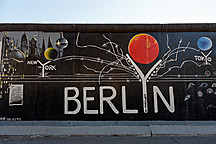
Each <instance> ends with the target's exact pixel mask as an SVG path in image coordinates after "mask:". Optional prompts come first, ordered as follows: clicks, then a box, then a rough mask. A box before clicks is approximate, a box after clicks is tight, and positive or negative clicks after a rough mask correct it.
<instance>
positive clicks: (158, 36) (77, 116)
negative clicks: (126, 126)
mask: <svg viewBox="0 0 216 144" xmlns="http://www.w3.org/2000/svg"><path fill="white" fill-rule="evenodd" d="M0 35H1V36H0V49H1V51H0V55H1V57H0V61H1V79H0V80H1V82H0V109H1V111H0V118H1V119H0V120H16V121H20V120H23V121H25V120H33V121H34V120H87V121H88V120H96V121H97V120H100V121H101V120H137V121H139V120H215V118H216V115H215V113H216V102H215V100H216V82H215V77H216V69H215V64H216V61H215V57H216V47H215V44H214V43H215V40H216V33H215V32H146V33H143V32H142V33H141V32H140V33H137V32H136V33H132V32H127V33H120V32H119V33H116V32H115V33H114V32H105V33H97V32H95V33H94V32H88V33H87V32H86V33H85V32H67V31H65V32H61V31H60V32H43V31H2V32H1V33H0Z"/></svg>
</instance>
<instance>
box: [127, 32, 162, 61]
mask: <svg viewBox="0 0 216 144" xmlns="http://www.w3.org/2000/svg"><path fill="white" fill-rule="evenodd" d="M128 49H129V54H130V55H131V57H132V58H133V59H134V60H135V61H136V62H138V63H141V64H149V63H151V62H153V61H154V60H155V59H156V58H157V56H158V54H159V45H158V42H157V40H156V39H155V38H154V37H152V36H151V35H148V34H137V35H135V36H134V37H133V38H132V39H131V40H130V42H129V46H128Z"/></svg>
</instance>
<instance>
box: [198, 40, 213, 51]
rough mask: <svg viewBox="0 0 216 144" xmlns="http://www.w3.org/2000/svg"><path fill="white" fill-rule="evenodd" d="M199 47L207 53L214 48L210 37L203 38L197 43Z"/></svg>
mask: <svg viewBox="0 0 216 144" xmlns="http://www.w3.org/2000/svg"><path fill="white" fill-rule="evenodd" d="M197 46H198V47H199V49H201V50H203V51H207V50H209V49H210V48H211V47H212V41H211V39H210V38H208V37H201V38H199V39H198V41H197Z"/></svg>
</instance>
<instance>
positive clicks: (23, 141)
mask: <svg viewBox="0 0 216 144" xmlns="http://www.w3.org/2000/svg"><path fill="white" fill-rule="evenodd" d="M215 141H216V137H211V136H206V137H128V136H127V137H95V136H94V137H0V143H6V144H14V143H16V144H29V143H31V144H42V143H46V144H62V143H63V144H71V143H73V144H116V143H117V144H193V143H194V144H213V143H215Z"/></svg>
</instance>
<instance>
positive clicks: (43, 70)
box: [37, 60, 51, 78]
mask: <svg viewBox="0 0 216 144" xmlns="http://www.w3.org/2000/svg"><path fill="white" fill-rule="evenodd" d="M37 62H38V63H39V64H40V65H41V66H42V67H39V68H41V69H42V72H41V77H42V78H44V77H45V66H46V65H47V64H48V63H51V61H48V62H46V63H44V64H42V63H41V62H40V61H39V60H37Z"/></svg>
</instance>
